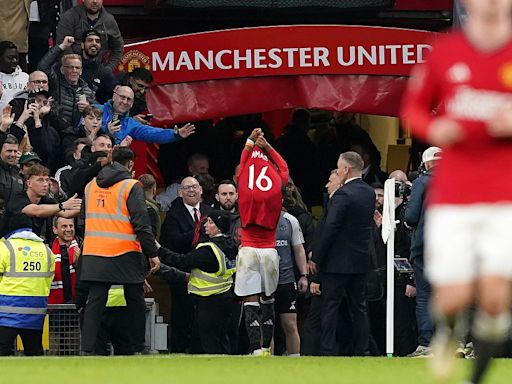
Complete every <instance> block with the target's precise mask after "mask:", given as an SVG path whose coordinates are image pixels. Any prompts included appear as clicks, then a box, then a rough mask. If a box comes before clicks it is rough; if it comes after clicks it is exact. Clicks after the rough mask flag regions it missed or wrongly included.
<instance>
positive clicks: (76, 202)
mask: <svg viewBox="0 0 512 384" xmlns="http://www.w3.org/2000/svg"><path fill="white" fill-rule="evenodd" d="M49 173H50V171H49V169H48V168H46V167H44V166H43V165H40V164H34V165H33V166H32V167H30V168H29V169H28V170H27V173H26V175H25V185H26V191H22V192H18V193H17V194H16V195H14V196H13V197H12V198H11V200H10V201H9V202H8V203H7V214H6V215H7V220H10V219H12V217H14V216H17V215H19V214H21V213H23V214H24V215H26V216H28V217H29V218H30V219H31V220H32V225H31V227H32V230H33V232H34V233H35V234H36V235H37V236H39V237H41V238H43V239H44V240H45V241H47V242H49V241H50V239H51V238H52V235H53V234H52V223H51V218H52V217H53V216H62V217H75V216H78V214H79V213H80V204H81V202H82V200H81V199H77V198H76V197H75V196H73V197H71V198H69V199H68V200H66V201H65V202H63V203H58V202H57V200H54V199H51V198H48V197H47V195H48V190H49V177H48V175H49Z"/></svg>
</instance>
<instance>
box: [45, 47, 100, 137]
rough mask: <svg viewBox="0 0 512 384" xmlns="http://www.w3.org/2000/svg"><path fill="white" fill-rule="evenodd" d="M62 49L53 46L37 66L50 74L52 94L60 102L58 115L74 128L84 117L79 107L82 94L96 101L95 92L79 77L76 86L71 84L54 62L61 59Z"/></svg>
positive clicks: (91, 100)
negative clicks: (78, 103)
mask: <svg viewBox="0 0 512 384" xmlns="http://www.w3.org/2000/svg"><path fill="white" fill-rule="evenodd" d="M62 52H63V51H62V49H60V48H59V46H58V45H56V46H54V47H53V48H51V49H50V50H49V51H48V52H47V53H46V55H44V56H43V58H42V59H41V60H40V61H39V64H38V65H37V68H38V69H39V70H40V71H43V72H44V73H46V75H47V76H48V80H49V85H50V87H49V89H50V94H51V95H52V96H53V98H54V100H56V101H57V103H58V115H59V117H60V118H62V119H63V120H65V121H66V122H67V123H68V124H69V125H70V126H71V127H72V128H76V127H77V126H78V124H79V122H80V118H81V117H82V115H81V113H80V111H79V110H78V107H77V105H76V104H77V102H78V101H79V97H80V96H81V95H85V96H86V98H87V101H88V102H89V103H91V105H92V104H94V103H95V97H94V92H93V91H92V90H91V88H89V86H88V85H87V83H86V82H85V80H83V79H81V78H80V79H79V80H78V84H77V85H76V86H72V85H70V84H69V83H68V82H67V81H66V79H65V78H64V76H63V75H62V73H60V71H58V70H57V69H56V68H55V67H54V64H55V62H57V60H58V59H59V57H60V55H61V53H62Z"/></svg>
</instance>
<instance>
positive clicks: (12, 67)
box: [0, 41, 28, 109]
mask: <svg viewBox="0 0 512 384" xmlns="http://www.w3.org/2000/svg"><path fill="white" fill-rule="evenodd" d="M18 58H19V54H18V47H16V45H15V44H14V43H12V42H11V41H0V86H1V87H0V88H1V91H0V92H1V95H0V109H2V108H3V107H5V106H6V105H7V104H8V103H9V101H11V100H12V99H13V98H14V95H15V94H16V93H17V92H20V91H22V90H23V89H25V87H26V85H27V82H28V74H26V73H25V72H23V70H22V69H21V68H20V66H19V65H18Z"/></svg>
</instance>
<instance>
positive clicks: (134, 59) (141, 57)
mask: <svg viewBox="0 0 512 384" xmlns="http://www.w3.org/2000/svg"><path fill="white" fill-rule="evenodd" d="M135 68H145V69H147V70H150V69H151V66H150V65H149V57H148V56H146V55H145V54H144V53H142V52H141V51H139V50H138V49H133V50H130V51H128V52H125V54H124V55H123V57H121V60H120V61H119V65H118V66H117V69H118V70H119V71H120V72H131V71H133V70H134V69H135Z"/></svg>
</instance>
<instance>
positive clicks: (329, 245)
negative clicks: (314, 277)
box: [313, 178, 375, 273]
mask: <svg viewBox="0 0 512 384" xmlns="http://www.w3.org/2000/svg"><path fill="white" fill-rule="evenodd" d="M374 211H375V193H374V192H373V188H371V187H370V186H368V185H367V184H366V183H365V182H364V181H363V180H362V179H360V178H359V179H355V180H352V181H350V182H349V183H347V184H345V185H344V186H343V187H342V188H340V189H338V190H337V191H336V193H335V194H334V195H333V196H332V198H331V199H330V201H329V204H328V209H327V216H326V217H325V223H324V224H323V230H322V233H321V235H320V240H319V243H318V246H317V247H316V249H315V251H316V252H314V254H313V261H314V262H315V263H317V264H319V266H320V269H321V271H322V272H325V273H367V272H369V271H370V270H371V268H372V267H371V265H372V263H371V256H370V252H369V245H370V239H371V231H372V224H373V214H374Z"/></svg>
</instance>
